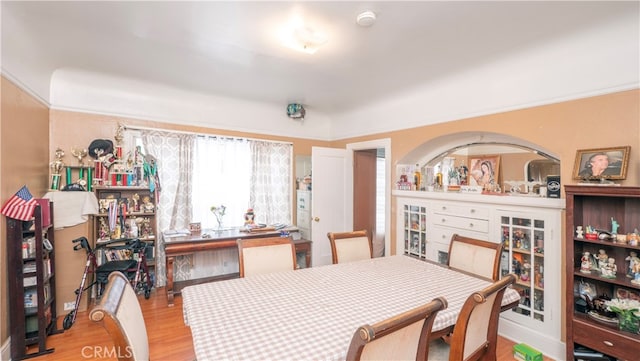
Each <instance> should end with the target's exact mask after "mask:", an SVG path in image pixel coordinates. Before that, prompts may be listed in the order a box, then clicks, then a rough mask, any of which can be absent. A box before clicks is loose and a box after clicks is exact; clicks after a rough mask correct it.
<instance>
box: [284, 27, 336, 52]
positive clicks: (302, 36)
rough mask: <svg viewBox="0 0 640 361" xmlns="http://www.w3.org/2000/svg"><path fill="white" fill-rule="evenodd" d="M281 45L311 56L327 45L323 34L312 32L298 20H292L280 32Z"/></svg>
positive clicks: (312, 30) (311, 29)
mask: <svg viewBox="0 0 640 361" xmlns="http://www.w3.org/2000/svg"><path fill="white" fill-rule="evenodd" d="M280 41H281V43H282V45H284V46H286V47H288V48H290V49H294V50H297V51H300V52H303V53H307V54H313V53H315V52H316V51H318V49H319V48H320V47H321V46H322V45H324V44H326V43H327V36H326V34H325V33H324V32H320V31H317V30H314V29H313V28H311V27H309V26H307V25H305V24H304V21H303V20H302V19H300V18H294V19H293V20H291V21H290V22H289V24H288V26H285V27H283V28H282V29H281V31H280Z"/></svg>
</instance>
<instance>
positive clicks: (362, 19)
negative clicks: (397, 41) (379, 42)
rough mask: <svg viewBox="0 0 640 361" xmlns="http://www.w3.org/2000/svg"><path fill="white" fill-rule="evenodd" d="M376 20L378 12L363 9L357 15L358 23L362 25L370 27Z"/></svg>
mask: <svg viewBox="0 0 640 361" xmlns="http://www.w3.org/2000/svg"><path fill="white" fill-rule="evenodd" d="M375 22H376V13H374V12H373V11H370V10H367V11H363V12H361V13H360V14H358V16H357V17H356V23H357V24H358V25H360V26H362V27H368V26H371V25H373V23H375Z"/></svg>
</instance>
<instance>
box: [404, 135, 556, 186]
mask: <svg viewBox="0 0 640 361" xmlns="http://www.w3.org/2000/svg"><path fill="white" fill-rule="evenodd" d="M476 155H501V156H502V167H501V170H500V173H501V176H500V179H501V181H503V182H504V181H527V180H530V181H533V180H535V181H544V179H545V178H546V176H547V175H550V174H559V170H560V161H559V156H558V155H557V154H554V153H553V152H551V151H549V150H547V149H544V148H543V147H541V146H539V145H537V144H534V143H531V142H529V141H527V140H525V139H521V138H517V137H513V136H511V135H506V134H500V133H491V132H475V131H474V132H458V133H453V134H447V135H443V136H441V137H437V138H434V139H431V140H429V141H427V142H425V143H423V144H421V145H420V146H418V147H416V148H415V149H414V150H412V151H411V152H409V153H408V154H407V155H405V156H404V157H403V158H402V159H401V160H400V161H399V163H400V164H419V165H420V166H421V167H423V166H425V165H429V166H436V168H437V167H438V164H439V163H440V162H442V160H443V159H444V158H445V157H452V158H455V165H456V166H458V165H460V164H467V161H468V158H470V157H473V156H476ZM534 163H535V164H534ZM532 165H534V166H533V167H532ZM541 168H542V170H541V171H540V169H541ZM532 169H533V170H536V172H537V173H536V174H532V173H531V171H532ZM540 172H542V174H540ZM545 172H546V173H545ZM502 186H504V184H502ZM503 189H504V188H503Z"/></svg>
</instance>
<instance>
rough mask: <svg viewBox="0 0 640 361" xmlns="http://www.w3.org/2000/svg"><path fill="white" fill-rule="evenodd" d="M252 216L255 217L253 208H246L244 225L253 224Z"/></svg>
mask: <svg viewBox="0 0 640 361" xmlns="http://www.w3.org/2000/svg"><path fill="white" fill-rule="evenodd" d="M254 217H255V215H254V213H253V208H249V209H247V213H245V214H244V225H245V226H248V225H253V224H254V220H253V218H254Z"/></svg>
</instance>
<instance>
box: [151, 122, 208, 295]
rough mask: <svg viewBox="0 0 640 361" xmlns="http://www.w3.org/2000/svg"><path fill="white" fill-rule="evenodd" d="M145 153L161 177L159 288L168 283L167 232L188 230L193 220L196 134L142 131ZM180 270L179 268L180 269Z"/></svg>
mask: <svg viewBox="0 0 640 361" xmlns="http://www.w3.org/2000/svg"><path fill="white" fill-rule="evenodd" d="M140 137H141V139H142V144H143V147H144V152H145V154H147V155H151V156H153V157H154V158H155V159H156V162H157V165H158V176H159V178H160V187H161V189H158V190H159V191H160V192H159V194H160V197H159V200H158V202H157V204H156V205H157V209H156V217H157V218H158V223H157V225H158V232H157V233H158V234H156V266H155V271H156V286H158V287H162V286H164V285H165V284H166V272H165V267H166V264H165V257H164V240H163V239H162V232H163V231H164V230H167V229H180V228H187V227H188V225H189V222H190V219H191V208H192V207H191V189H192V187H191V181H190V180H191V178H192V177H191V173H192V165H193V161H192V157H191V155H192V152H193V148H194V142H195V138H196V136H195V135H192V134H182V133H170V132H162V131H156V130H140ZM178 267H180V266H178Z"/></svg>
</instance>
